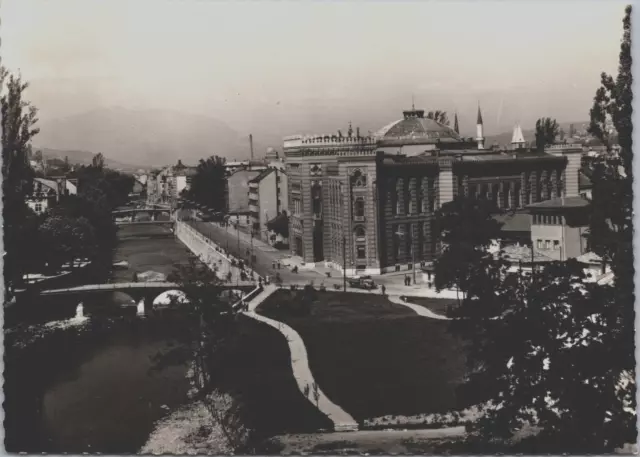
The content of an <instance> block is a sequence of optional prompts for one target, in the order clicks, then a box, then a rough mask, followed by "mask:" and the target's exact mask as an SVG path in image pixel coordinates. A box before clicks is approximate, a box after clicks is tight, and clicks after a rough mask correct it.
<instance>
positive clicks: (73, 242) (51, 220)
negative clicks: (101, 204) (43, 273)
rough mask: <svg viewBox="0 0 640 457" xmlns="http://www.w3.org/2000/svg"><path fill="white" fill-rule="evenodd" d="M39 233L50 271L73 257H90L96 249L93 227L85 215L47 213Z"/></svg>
mask: <svg viewBox="0 0 640 457" xmlns="http://www.w3.org/2000/svg"><path fill="white" fill-rule="evenodd" d="M39 232H40V233H39V235H40V240H41V243H42V246H43V247H44V248H45V258H46V260H47V263H48V265H49V268H50V269H51V270H52V271H55V270H57V269H58V268H59V267H60V266H62V265H63V264H65V263H69V264H70V265H71V266H72V265H73V263H74V260H75V259H78V258H90V257H92V255H93V253H94V252H95V249H96V239H95V233H94V230H93V227H92V226H91V224H90V223H89V220H88V219H87V218H85V217H78V218H70V217H66V216H63V215H60V214H51V215H49V216H48V217H47V218H46V219H45V220H44V221H43V222H42V224H41V225H40V228H39Z"/></svg>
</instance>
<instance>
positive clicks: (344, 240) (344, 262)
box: [342, 235, 347, 292]
mask: <svg viewBox="0 0 640 457" xmlns="http://www.w3.org/2000/svg"><path fill="white" fill-rule="evenodd" d="M342 276H343V285H344V291H345V292H346V291H347V237H346V236H344V235H342Z"/></svg>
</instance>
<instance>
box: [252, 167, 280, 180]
mask: <svg viewBox="0 0 640 457" xmlns="http://www.w3.org/2000/svg"><path fill="white" fill-rule="evenodd" d="M273 170H274V169H273V168H267V169H266V170H262V171H261V172H260V174H259V175H258V176H256V177H255V178H252V179H250V180H249V182H260V181H262V180H263V179H264V178H266V177H267V176H269V175H270V174H271V172H272V171H273Z"/></svg>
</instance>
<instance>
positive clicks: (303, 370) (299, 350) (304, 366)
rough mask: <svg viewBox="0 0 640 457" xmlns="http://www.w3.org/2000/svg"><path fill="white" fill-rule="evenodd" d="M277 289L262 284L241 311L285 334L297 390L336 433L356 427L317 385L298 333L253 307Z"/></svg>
mask: <svg viewBox="0 0 640 457" xmlns="http://www.w3.org/2000/svg"><path fill="white" fill-rule="evenodd" d="M276 290H278V288H277V287H276V286H274V285H269V286H267V287H265V289H264V290H263V291H262V292H261V293H260V294H258V295H257V296H256V297H255V298H254V299H252V300H251V302H249V311H246V312H245V313H244V314H245V315H246V316H249V317H251V318H253V319H256V320H258V321H260V322H263V323H265V324H267V325H270V326H271V327H273V328H275V329H276V330H278V331H279V332H280V333H282V335H284V337H285V338H286V340H287V344H288V345H289V351H290V352H291V368H292V369H293V376H294V377H295V379H296V383H297V384H298V388H299V389H300V392H301V393H302V395H304V396H305V397H306V398H307V399H308V400H309V401H310V402H311V403H313V404H314V405H316V407H317V408H318V409H319V410H320V412H322V413H323V414H325V415H326V416H327V417H328V418H329V419H330V420H331V421H332V422H333V428H334V430H335V431H336V432H340V431H354V430H358V423H357V422H356V421H355V420H354V419H353V417H351V416H350V415H349V414H348V413H347V412H346V411H344V410H343V409H342V408H340V407H339V406H338V405H336V404H335V403H333V402H332V401H331V400H329V398H327V396H326V395H325V394H324V393H323V392H322V390H320V388H319V387H318V385H317V384H316V382H315V380H314V379H313V374H312V373H311V369H310V368H309V360H308V358H307V349H306V347H305V346H304V342H303V341H302V338H301V337H300V335H299V334H298V332H296V331H295V330H294V329H292V328H291V327H289V326H288V325H286V324H284V323H282V322H280V321H276V320H273V319H269V318H268V317H264V316H261V315H260V314H257V313H256V312H255V309H256V308H257V307H258V306H259V305H260V304H261V303H262V302H263V301H264V300H266V299H267V297H269V296H270V295H271V294H272V293H274V292H275V291H276ZM314 386H315V389H314ZM316 394H317V398H318V399H317V400H316Z"/></svg>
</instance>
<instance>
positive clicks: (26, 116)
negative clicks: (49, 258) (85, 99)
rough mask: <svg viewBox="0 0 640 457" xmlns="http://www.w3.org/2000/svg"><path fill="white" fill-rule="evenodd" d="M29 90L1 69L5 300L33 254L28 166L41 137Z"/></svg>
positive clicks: (31, 179)
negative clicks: (35, 139)
mask: <svg viewBox="0 0 640 457" xmlns="http://www.w3.org/2000/svg"><path fill="white" fill-rule="evenodd" d="M28 87H29V85H28V83H25V82H23V81H22V78H21V77H20V76H18V77H15V76H14V75H11V74H10V73H9V72H8V71H7V69H6V68H5V67H2V66H0V109H1V112H2V178H3V179H2V194H3V211H2V214H3V221H4V246H5V249H6V254H5V256H4V282H5V292H7V294H6V296H7V297H11V295H12V290H13V288H14V287H15V285H17V284H21V283H22V278H23V275H24V273H26V270H25V268H26V267H27V265H28V263H29V262H28V261H27V262H25V259H24V256H26V255H28V254H27V253H30V252H32V251H31V250H30V245H31V244H32V241H33V240H31V239H29V236H30V233H29V231H26V230H25V228H26V227H27V226H30V227H32V226H33V224H32V222H33V215H32V212H31V211H30V210H29V208H28V207H27V206H26V204H25V200H26V197H27V196H28V195H29V194H31V192H32V191H33V176H34V173H33V170H32V169H31V167H30V165H29V159H28V158H29V155H30V154H31V140H32V138H33V137H34V136H35V135H37V134H38V132H39V129H38V128H37V127H36V123H37V122H38V118H37V109H36V108H35V107H34V106H33V105H31V104H30V103H29V102H28V101H26V100H24V98H23V95H24V92H25V91H26V89H27V88H28Z"/></svg>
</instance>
